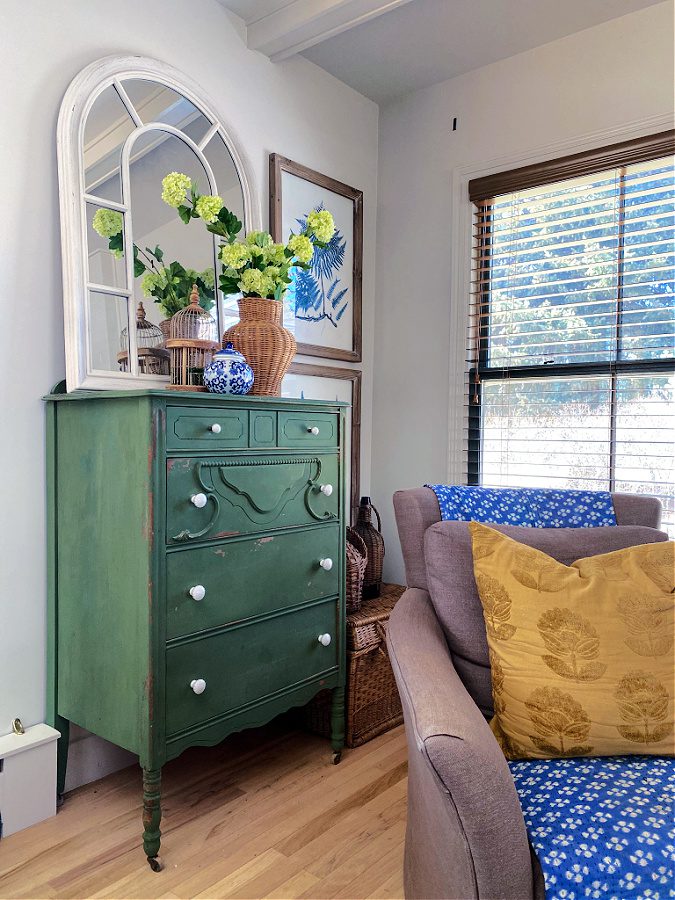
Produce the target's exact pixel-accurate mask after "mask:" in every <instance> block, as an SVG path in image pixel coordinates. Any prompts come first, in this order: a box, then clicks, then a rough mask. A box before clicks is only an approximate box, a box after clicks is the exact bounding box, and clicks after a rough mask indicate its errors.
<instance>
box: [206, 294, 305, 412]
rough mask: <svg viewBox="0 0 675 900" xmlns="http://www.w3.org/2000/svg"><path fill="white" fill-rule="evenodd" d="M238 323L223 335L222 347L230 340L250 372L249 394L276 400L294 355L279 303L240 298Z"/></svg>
mask: <svg viewBox="0 0 675 900" xmlns="http://www.w3.org/2000/svg"><path fill="white" fill-rule="evenodd" d="M238 303H239V322H237V324H236V325H233V326H232V328H228V329H227V331H226V332H225V334H224V335H223V346H225V345H226V344H227V342H228V341H232V343H233V344H234V347H235V349H236V350H238V351H239V352H240V353H243V355H244V357H245V358H246V362H247V363H248V364H249V366H250V367H251V368H252V369H253V387H252V388H251V394H257V395H258V396H259V397H278V396H279V395H280V394H281V382H282V379H283V377H284V375H285V374H286V372H287V371H288V367H289V366H290V364H291V361H292V359H293V357H294V356H295V351H296V343H295V338H294V337H293V335H292V334H291V333H290V331H286V329H285V328H284V327H283V325H282V324H281V313H282V310H283V304H282V302H281V300H264V299H263V298H261V297H242V298H241V300H239V301H238Z"/></svg>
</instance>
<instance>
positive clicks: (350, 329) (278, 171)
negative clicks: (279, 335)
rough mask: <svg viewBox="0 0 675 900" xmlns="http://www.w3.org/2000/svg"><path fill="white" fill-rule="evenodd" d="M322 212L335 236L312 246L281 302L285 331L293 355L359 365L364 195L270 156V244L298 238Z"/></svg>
mask: <svg viewBox="0 0 675 900" xmlns="http://www.w3.org/2000/svg"><path fill="white" fill-rule="evenodd" d="M320 209H327V210H329V211H330V212H331V213H332V215H333V218H334V220H335V234H334V235H333V237H332V238H331V240H330V241H329V242H328V244H327V245H326V246H325V247H315V250H314V256H313V258H312V263H311V268H310V269H308V270H301V269H298V270H296V272H295V276H294V279H293V283H292V284H291V285H290V286H289V289H288V291H287V292H286V299H285V300H284V326H285V327H286V328H288V330H289V331H291V332H293V334H294V335H295V340H296V341H297V344H298V353H301V354H304V355H305V356H321V357H325V358H327V359H341V360H347V361H349V362H361V272H362V266H363V192H362V191H359V190H357V189H356V188H352V187H349V185H346V184H343V183H342V182H340V181H336V180H335V179H334V178H330V177H329V176H327V175H322V174H321V173H320V172H315V171H314V170H313V169H308V168H307V166H302V165H300V164H299V163H295V162H292V161H291V160H290V159H286V158H285V157H283V156H279V154H278V153H272V154H271V155H270V231H271V233H272V236H273V238H274V240H275V241H277V242H282V241H284V240H287V239H288V236H289V235H290V234H291V232H294V233H296V234H297V233H298V232H299V231H300V230H301V229H302V228H303V227H304V225H305V223H306V221H307V216H308V215H309V213H311V212H312V211H313V210H320Z"/></svg>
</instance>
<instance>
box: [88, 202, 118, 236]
mask: <svg viewBox="0 0 675 900" xmlns="http://www.w3.org/2000/svg"><path fill="white" fill-rule="evenodd" d="M91 224H92V227H93V229H94V231H95V232H96V233H97V234H100V235H101V237H104V238H111V237H114V236H115V235H116V234H119V233H120V231H121V230H122V228H123V226H124V219H123V218H122V213H121V212H117V210H115V209H103V208H101V209H97V210H96V213H95V214H94V218H93V219H92V223H91Z"/></svg>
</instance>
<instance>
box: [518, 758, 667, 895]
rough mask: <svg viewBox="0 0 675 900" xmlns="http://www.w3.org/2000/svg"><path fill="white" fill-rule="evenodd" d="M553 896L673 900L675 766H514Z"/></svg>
mask: <svg viewBox="0 0 675 900" xmlns="http://www.w3.org/2000/svg"><path fill="white" fill-rule="evenodd" d="M509 767H510V769H511V774H512V775H513V778H514V781H515V783H516V790H517V792H518V799H519V800H520V805H521V807H522V810H523V816H524V818H525V826H526V828H527V835H528V837H529V839H530V843H531V844H532V847H533V848H534V851H535V853H536V854H537V859H538V861H539V864H540V866H541V869H542V872H543V875H544V882H545V885H546V896H547V897H569V898H572V897H580V898H581V897H594V898H597V900H611V898H616V897H635V898H636V900H638V898H640V897H644V898H646V897H649V898H652V900H658V898H666V897H669V896H671V897H672V896H673V894H672V886H673V883H674V881H673V845H674V844H675V825H674V823H675V817H674V813H675V809H674V806H675V759H669V758H666V757H660V756H605V757H598V758H596V759H586V758H583V759H546V760H540V759H537V760H518V761H516V762H511V763H509Z"/></svg>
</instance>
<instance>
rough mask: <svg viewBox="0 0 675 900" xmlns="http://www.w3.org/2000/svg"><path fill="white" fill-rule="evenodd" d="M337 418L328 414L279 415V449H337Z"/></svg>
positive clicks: (283, 413)
mask: <svg viewBox="0 0 675 900" xmlns="http://www.w3.org/2000/svg"><path fill="white" fill-rule="evenodd" d="M338 437H339V417H338V416H336V415H331V414H330V413H315V412H312V411H311V410H308V411H307V412H306V413H305V412H280V413H279V447H305V448H307V449H309V448H310V447H337V446H338V443H339V440H338Z"/></svg>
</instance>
